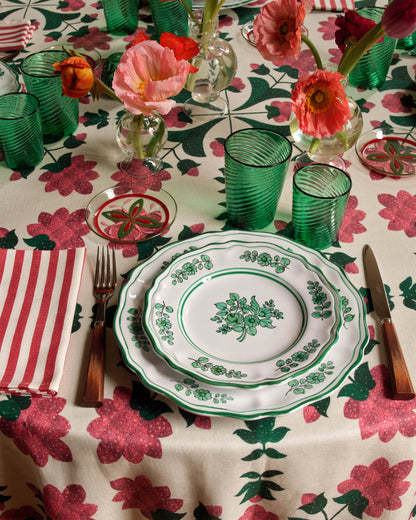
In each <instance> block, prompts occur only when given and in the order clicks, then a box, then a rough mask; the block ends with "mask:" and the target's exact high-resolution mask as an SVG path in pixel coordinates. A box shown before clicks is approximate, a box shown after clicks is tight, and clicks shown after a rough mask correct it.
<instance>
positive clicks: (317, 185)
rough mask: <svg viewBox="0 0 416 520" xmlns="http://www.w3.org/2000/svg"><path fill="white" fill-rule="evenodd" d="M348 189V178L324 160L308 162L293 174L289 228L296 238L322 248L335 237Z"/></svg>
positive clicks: (327, 245)
mask: <svg viewBox="0 0 416 520" xmlns="http://www.w3.org/2000/svg"><path fill="white" fill-rule="evenodd" d="M350 191H351V178H350V177H349V175H348V174H347V173H345V172H344V171H343V170H341V169H339V168H336V167H335V166H330V165H328V164H317V163H314V164H309V165H306V166H303V167H302V168H299V170H297V171H296V172H295V174H294V176H293V199H292V202H293V205H292V218H293V231H294V238H295V240H296V241H297V242H301V243H302V244H304V245H306V246H308V247H311V248H313V249H325V248H327V247H329V246H330V245H331V244H332V243H333V242H334V241H335V240H336V238H337V236H338V233H339V229H340V227H341V223H342V219H343V217H344V213H345V208H346V206H347V202H348V197H349V193H350Z"/></svg>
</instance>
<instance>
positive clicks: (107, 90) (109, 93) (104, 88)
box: [95, 78, 123, 103]
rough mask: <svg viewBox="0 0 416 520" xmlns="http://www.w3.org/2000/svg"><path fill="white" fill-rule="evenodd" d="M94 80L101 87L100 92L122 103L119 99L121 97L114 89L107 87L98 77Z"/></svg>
mask: <svg viewBox="0 0 416 520" xmlns="http://www.w3.org/2000/svg"><path fill="white" fill-rule="evenodd" d="M95 82H96V83H98V85H99V86H100V88H101V91H102V92H105V93H106V94H107V96H110V97H111V98H113V99H115V100H116V101H118V102H119V103H123V102H122V101H121V99H120V98H119V97H118V96H117V95H116V93H115V92H114V90H113V89H112V88H110V87H107V85H106V84H105V83H104V82H103V81H101V80H100V79H98V78H95Z"/></svg>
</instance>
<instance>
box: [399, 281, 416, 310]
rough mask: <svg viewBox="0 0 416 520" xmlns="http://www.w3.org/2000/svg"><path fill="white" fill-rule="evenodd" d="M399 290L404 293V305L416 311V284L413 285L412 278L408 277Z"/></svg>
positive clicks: (402, 295)
mask: <svg viewBox="0 0 416 520" xmlns="http://www.w3.org/2000/svg"><path fill="white" fill-rule="evenodd" d="M399 288H400V289H401V291H402V292H401V294H400V296H401V297H402V298H403V305H404V306H405V307H408V308H409V309H413V310H416V284H414V283H413V280H412V277H411V276H408V277H407V278H406V279H405V280H403V282H402V283H401V284H400V285H399Z"/></svg>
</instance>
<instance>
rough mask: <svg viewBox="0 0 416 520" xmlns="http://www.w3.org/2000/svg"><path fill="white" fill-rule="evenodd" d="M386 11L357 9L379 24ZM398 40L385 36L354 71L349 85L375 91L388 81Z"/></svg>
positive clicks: (365, 8)
mask: <svg viewBox="0 0 416 520" xmlns="http://www.w3.org/2000/svg"><path fill="white" fill-rule="evenodd" d="M383 12H384V9H383V8H381V7H364V8H361V9H357V13H359V14H360V15H361V16H363V17H364V18H368V19H369V20H373V21H374V22H376V23H378V22H380V21H381V17H382V16H383ZM395 47H396V40H394V39H393V38H389V37H388V36H386V35H384V37H383V39H382V40H381V41H378V42H377V43H375V44H374V45H373V46H372V47H371V49H370V50H369V51H368V52H366V53H365V54H364V55H363V56H362V57H361V58H360V60H359V62H358V63H357V65H356V66H355V67H354V68H353V69H352V71H351V72H350V74H349V76H348V83H349V85H352V86H353V87H358V88H365V89H374V88H377V87H379V86H380V85H382V84H383V83H384V82H385V81H386V77H387V73H388V71H389V68H390V63H391V60H392V58H393V53H394V49H395Z"/></svg>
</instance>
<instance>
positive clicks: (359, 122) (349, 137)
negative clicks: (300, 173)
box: [289, 98, 363, 170]
mask: <svg viewBox="0 0 416 520" xmlns="http://www.w3.org/2000/svg"><path fill="white" fill-rule="evenodd" d="M348 104H349V106H350V110H351V117H350V119H349V120H348V121H347V123H346V124H345V125H344V128H343V129H342V130H341V131H340V132H337V133H336V134H335V135H333V136H331V137H325V138H324V139H317V138H315V137H314V136H312V135H308V134H305V133H303V132H302V130H301V129H300V128H299V122H298V120H297V118H296V116H295V115H294V113H292V116H291V118H290V121H289V128H290V133H291V134H292V138H293V140H294V142H295V143H296V144H297V145H298V147H299V148H300V149H301V150H302V151H303V152H304V153H303V154H302V155H301V156H300V157H299V158H298V159H297V162H299V164H297V163H296V164H295V170H296V169H297V168H299V167H300V166H304V165H305V164H310V163H314V162H315V163H324V164H331V165H332V166H337V167H338V168H341V169H345V163H344V162H343V160H342V158H341V157H340V156H341V155H342V154H343V153H344V152H345V151H347V150H349V149H350V148H351V147H352V146H354V145H355V143H356V142H357V139H358V138H359V136H360V134H361V131H362V129H363V116H362V113H361V109H360V107H359V106H358V105H357V103H356V102H355V101H354V100H352V99H350V98H348ZM301 162H302V164H301Z"/></svg>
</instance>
